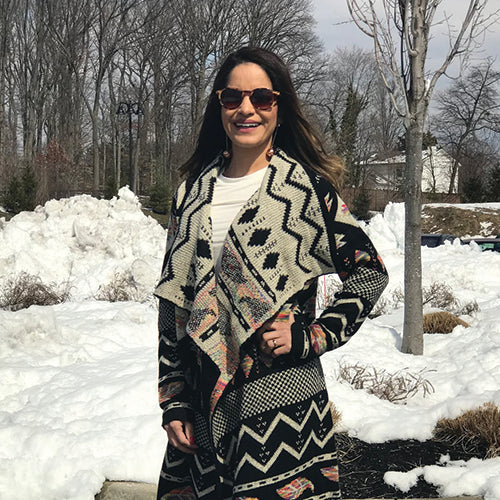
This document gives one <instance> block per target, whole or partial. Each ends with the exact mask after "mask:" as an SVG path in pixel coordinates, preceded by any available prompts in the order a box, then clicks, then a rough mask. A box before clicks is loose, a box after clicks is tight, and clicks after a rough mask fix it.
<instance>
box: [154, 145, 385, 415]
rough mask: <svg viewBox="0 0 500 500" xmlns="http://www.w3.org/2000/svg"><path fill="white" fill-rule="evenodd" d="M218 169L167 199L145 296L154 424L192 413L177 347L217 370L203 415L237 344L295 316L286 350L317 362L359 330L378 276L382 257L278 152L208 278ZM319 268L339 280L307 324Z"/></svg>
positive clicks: (231, 370)
mask: <svg viewBox="0 0 500 500" xmlns="http://www.w3.org/2000/svg"><path fill="white" fill-rule="evenodd" d="M222 162H223V159H222V158H217V159H216V160H215V161H214V162H212V163H211V164H210V165H208V166H207V167H206V168H205V169H204V171H203V172H202V173H201V174H200V175H199V177H198V178H197V179H195V180H194V181H193V182H191V183H187V182H184V183H183V184H181V185H180V187H179V188H178V190H177V193H176V195H175V197H174V200H173V203H172V212H171V221H170V226H169V230H168V236H167V250H166V254H165V259H164V263H163V271H162V277H161V279H160V281H159V284H158V286H157V288H156V290H155V294H156V295H157V296H158V297H159V298H160V317H159V326H160V343H159V361H160V365H159V366H160V374H159V375H160V377H159V392H160V406H161V408H162V409H163V412H164V418H163V423H164V424H165V423H167V422H169V421H171V420H174V419H181V420H182V419H185V418H187V414H188V412H189V409H190V406H191V402H190V398H191V389H190V387H189V385H190V384H189V380H188V381H186V376H185V373H184V369H183V364H182V362H181V361H180V357H179V346H182V344H185V343H186V342H187V341H188V340H189V339H190V340H191V342H192V343H194V344H195V345H196V346H197V347H198V348H199V349H200V350H201V351H202V354H203V356H204V357H205V358H206V357H208V358H209V359H210V360H211V363H213V364H214V365H215V367H216V373H217V376H216V379H217V380H216V381H215V379H214V381H213V382H214V383H213V387H212V390H211V395H210V398H209V403H208V405H209V411H210V413H211V414H212V413H213V411H214V408H215V406H216V405H217V402H218V401H219V399H220V397H221V395H222V393H223V392H224V389H225V388H226V386H227V384H228V383H230V382H231V379H232V377H233V376H234V374H235V372H236V370H237V368H238V366H240V365H241V364H242V362H243V363H245V360H244V359H242V357H243V353H244V349H241V347H242V346H243V344H244V343H245V342H246V341H248V340H249V339H250V337H252V335H253V334H254V332H255V331H256V330H257V329H258V328H259V327H260V326H261V325H262V324H263V323H264V322H265V321H267V320H268V319H270V318H276V317H278V316H280V315H286V316H287V315H288V312H289V311H290V310H293V311H294V313H295V323H294V324H293V325H292V355H293V356H295V357H296V358H297V359H298V360H305V359H308V358H311V357H315V356H320V355H321V354H323V353H324V352H326V351H328V350H331V349H334V348H336V347H339V346H341V345H342V344H344V343H345V342H346V341H347V340H348V339H349V337H351V336H352V335H353V334H354V333H355V332H356V331H357V330H358V329H359V327H360V326H361V324H362V322H363V321H364V319H365V318H366V317H367V315H368V313H369V312H370V311H371V309H372V308H373V306H374V304H375V302H376V301H377V299H378V297H379V296H380V294H381V293H382V291H383V289H384V288H385V286H386V284H387V281H388V277H387V272H386V270H385V267H384V264H383V262H382V260H381V258H380V256H379V255H378V254H377V252H376V250H375V248H374V247H373V245H372V243H371V241H370V240H369V238H368V237H367V236H366V234H365V233H364V232H363V231H362V230H361V229H360V227H359V226H358V224H357V223H356V221H355V219H354V218H353V217H352V215H351V214H350V213H349V210H348V209H347V207H346V205H345V204H344V203H343V202H342V200H341V199H340V198H339V196H338V195H337V193H336V191H335V190H334V188H333V187H332V186H331V185H330V184H329V183H328V182H327V181H326V180H325V179H324V178H322V177H320V176H319V175H318V174H316V173H315V172H314V171H313V170H312V169H310V168H307V167H305V166H302V165H300V164H299V163H298V162H296V161H295V160H293V159H292V158H290V157H288V156H287V155H286V154H285V153H284V152H283V151H278V152H277V153H276V154H275V155H274V156H273V158H272V160H271V162H270V164H269V167H268V169H267V172H266V174H265V177H264V180H263V182H262V184H261V187H260V189H258V190H257V191H256V192H255V193H254V194H253V195H252V196H251V197H250V199H249V200H248V201H247V203H246V204H245V205H244V207H243V208H242V209H241V211H240V212H239V214H238V215H237V216H236V218H235V219H234V220H233V222H232V224H231V226H230V229H229V231H228V235H227V237H226V240H225V243H224V247H223V250H222V258H221V267H220V271H219V274H218V275H217V276H216V273H215V269H214V256H213V252H212V247H211V238H212V230H211V220H210V204H211V200H212V196H213V190H214V185H215V181H216V177H217V174H218V173H219V171H220V168H221V166H222ZM328 273H337V274H338V275H339V277H340V279H341V280H342V282H343V285H342V288H341V290H340V291H339V292H337V293H336V294H335V297H334V298H333V299H332V301H331V302H330V304H328V305H327V307H326V309H325V310H324V311H323V312H322V314H321V315H320V317H319V318H317V319H315V317H314V307H312V308H311V307H308V304H309V305H310V304H311V303H312V302H314V298H315V293H316V285H317V278H318V277H319V276H321V275H325V274H328ZM191 342H189V343H190V344H191ZM191 345H192V344H191ZM186 412H187V413H186Z"/></svg>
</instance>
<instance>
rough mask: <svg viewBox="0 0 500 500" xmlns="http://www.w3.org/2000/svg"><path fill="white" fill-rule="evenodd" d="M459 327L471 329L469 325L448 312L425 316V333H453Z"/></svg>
mask: <svg viewBox="0 0 500 500" xmlns="http://www.w3.org/2000/svg"><path fill="white" fill-rule="evenodd" d="M458 325H461V326H464V327H465V328H469V325H468V323H466V322H465V321H463V320H461V319H460V318H458V317H457V316H455V315H454V314H452V313H449V312H447V311H439V312H433V313H428V314H424V333H451V332H452V331H453V329H454V328H455V327H456V326H458Z"/></svg>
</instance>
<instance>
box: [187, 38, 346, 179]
mask: <svg viewBox="0 0 500 500" xmlns="http://www.w3.org/2000/svg"><path fill="white" fill-rule="evenodd" d="M243 63H254V64H258V65H259V66H260V67H261V68H262V69H263V70H264V71H265V72H266V73H267V75H268V76H269V79H270V80H271V83H272V85H273V89H274V90H278V91H279V92H280V95H279V98H278V123H279V124H280V128H279V130H278V132H277V135H276V139H275V142H274V145H275V146H277V147H279V148H281V149H283V150H284V151H285V152H286V153H287V154H288V155H290V156H291V157H292V158H294V159H295V160H297V161H298V162H300V163H301V164H302V165H304V166H309V167H310V168H312V169H313V170H315V171H316V172H317V173H318V174H320V175H321V176H323V177H325V178H326V179H327V180H328V181H329V182H330V183H331V184H333V185H334V186H335V187H336V188H337V189H339V188H340V186H341V183H342V179H343V172H344V165H343V162H342V160H341V159H340V158H338V157H335V156H329V155H328V154H327V153H326V151H325V149H324V147H323V143H322V141H321V139H320V137H319V135H318V134H317V133H316V131H315V130H314V129H313V127H312V126H311V125H310V123H309V122H308V121H307V119H306V118H305V116H304V113H303V112H302V109H301V106H300V103H299V99H298V97H297V93H296V91H295V88H294V86H293V83H292V80H291V77H290V72H289V71H288V68H287V67H286V65H285V63H284V62H283V61H282V60H281V58H279V57H278V56H277V55H276V54H274V53H273V52H270V51H269V50H266V49H263V48H260V47H243V48H241V49H239V50H237V51H236V52H233V53H231V54H230V55H229V56H227V58H226V59H225V61H224V62H223V63H222V66H221V67H220V69H219V71H218V73H217V76H216V77H215V80H214V84H213V88H212V92H211V94H210V97H209V99H208V103H207V107H206V109H205V114H204V117H203V122H202V124H201V129H200V133H199V136H198V142H197V145H196V148H195V151H194V153H193V155H192V156H191V158H189V160H188V161H187V162H186V163H184V165H182V167H181V174H182V175H183V176H186V177H196V176H198V175H199V174H200V172H201V171H202V169H203V167H204V166H206V165H207V164H208V163H209V162H210V161H212V160H213V159H214V158H215V157H216V155H217V154H219V153H220V152H221V151H222V150H223V149H224V148H225V144H226V133H225V131H224V129H223V127H222V121H221V109H220V103H219V100H218V98H217V95H216V94H215V91H216V90H219V89H222V88H224V87H225V86H226V84H227V81H228V78H229V74H230V73H231V71H232V70H233V69H234V68H235V67H236V66H238V65H239V64H243Z"/></svg>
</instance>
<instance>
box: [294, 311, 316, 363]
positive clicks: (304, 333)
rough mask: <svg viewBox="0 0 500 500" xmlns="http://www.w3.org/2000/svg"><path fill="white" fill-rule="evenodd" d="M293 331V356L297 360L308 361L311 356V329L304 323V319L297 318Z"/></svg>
mask: <svg viewBox="0 0 500 500" xmlns="http://www.w3.org/2000/svg"><path fill="white" fill-rule="evenodd" d="M291 331H292V350H291V353H292V355H293V356H295V358H297V359H307V358H308V357H309V355H310V354H311V339H310V337H309V327H308V326H307V324H306V322H305V321H304V318H302V317H300V316H295V321H294V322H293V323H292V326H291Z"/></svg>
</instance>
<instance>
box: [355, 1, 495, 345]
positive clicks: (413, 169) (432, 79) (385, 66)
mask: <svg viewBox="0 0 500 500" xmlns="http://www.w3.org/2000/svg"><path fill="white" fill-rule="evenodd" d="M346 1H347V5H348V8H349V11H350V14H351V17H352V19H353V20H354V22H355V23H356V25H357V26H358V28H359V29H360V30H362V31H363V32H364V33H365V34H366V35H368V36H370V37H371V38H372V39H373V43H374V51H375V57H376V59H377V63H378V66H379V70H380V73H381V75H382V78H383V80H384V82H385V85H386V88H387V90H388V92H389V95H390V96H391V98H392V102H393V105H394V107H395V109H396V110H397V112H398V113H399V115H400V116H401V117H402V118H403V123H404V127H405V129H406V172H405V174H406V175H405V306H404V307H405V312H404V331H403V345H402V350H403V351H404V352H407V353H413V354H422V353H423V326H422V319H423V314H422V258H421V246H420V235H421V227H422V224H421V204H422V136H423V131H424V124H425V119H426V116H427V111H428V106H429V101H430V99H431V96H432V93H433V91H434V88H435V86H436V83H437V81H438V79H439V78H440V77H441V76H442V75H443V74H444V73H445V72H446V71H447V69H448V67H449V65H450V64H451V62H452V61H453V60H454V59H455V58H456V57H457V56H459V55H465V54H466V53H467V52H468V51H469V50H470V48H471V44H472V43H473V42H474V41H476V40H477V38H478V36H479V35H483V34H484V33H485V30H486V28H487V27H488V26H489V25H490V24H491V23H492V22H494V20H497V19H498V12H496V13H495V14H494V15H493V16H490V15H487V13H486V5H487V3H488V2H487V0H470V1H469V2H468V8H467V12H466V13H465V16H464V18H463V20H462V23H461V25H460V27H459V29H458V30H457V31H454V30H453V29H451V28H450V33H449V38H450V40H449V41H450V45H449V49H448V52H447V54H446V55H445V57H444V58H443V62H442V64H441V66H440V67H439V68H438V69H436V70H435V71H433V72H432V73H429V72H427V71H426V68H425V65H426V60H427V52H428V49H429V43H430V40H431V35H432V30H433V27H435V26H436V22H435V20H434V17H435V14H436V11H437V9H438V7H440V4H441V3H442V0H380V1H379V2H375V0H346ZM450 7H451V5H450ZM447 21H448V22H449V19H447Z"/></svg>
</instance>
